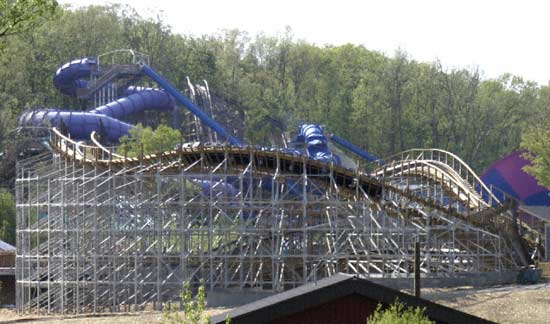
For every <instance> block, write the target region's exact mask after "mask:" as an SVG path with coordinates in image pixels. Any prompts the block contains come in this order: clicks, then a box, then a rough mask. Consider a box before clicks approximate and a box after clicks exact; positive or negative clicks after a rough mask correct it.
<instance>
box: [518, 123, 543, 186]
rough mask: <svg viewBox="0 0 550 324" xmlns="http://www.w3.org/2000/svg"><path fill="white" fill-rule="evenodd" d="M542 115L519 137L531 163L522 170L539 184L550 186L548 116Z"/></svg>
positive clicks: (525, 155)
mask: <svg viewBox="0 0 550 324" xmlns="http://www.w3.org/2000/svg"><path fill="white" fill-rule="evenodd" d="M547 116H548V115H547V114H545V115H543V116H542V117H541V118H540V119H538V120H537V121H533V123H532V124H531V125H530V126H529V127H528V128H527V130H526V131H525V132H524V133H523V136H522V139H521V146H522V147H523V148H524V149H526V150H527V152H526V153H525V154H524V157H526V158H527V159H528V160H530V161H531V162H532V165H528V166H525V167H524V170H525V171H526V172H527V173H529V174H531V175H533V176H534V177H535V178H536V179H537V180H538V182H539V184H540V185H542V186H545V187H550V118H549V117H547Z"/></svg>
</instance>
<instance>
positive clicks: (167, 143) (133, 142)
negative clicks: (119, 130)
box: [118, 124, 182, 157]
mask: <svg viewBox="0 0 550 324" xmlns="http://www.w3.org/2000/svg"><path fill="white" fill-rule="evenodd" d="M181 139H182V137H181V134H180V132H179V131H178V130H176V129H173V128H170V127H168V126H166V125H160V126H159V127H157V129H155V130H152V129H151V128H150V127H143V126H142V125H141V124H138V125H137V126H136V127H134V128H132V129H131V130H130V136H129V137H128V136H123V137H122V138H121V139H120V144H121V146H120V148H119V150H118V153H119V154H127V155H128V157H137V156H139V154H140V152H141V148H142V147H143V154H151V153H159V152H164V151H170V150H173V149H174V148H175V147H176V145H177V144H178V143H180V142H181Z"/></svg>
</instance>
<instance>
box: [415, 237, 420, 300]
mask: <svg viewBox="0 0 550 324" xmlns="http://www.w3.org/2000/svg"><path fill="white" fill-rule="evenodd" d="M414 296H415V297H420V242H418V241H416V242H414Z"/></svg>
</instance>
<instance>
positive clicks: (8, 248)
mask: <svg viewBox="0 0 550 324" xmlns="http://www.w3.org/2000/svg"><path fill="white" fill-rule="evenodd" d="M0 252H15V246H13V245H11V244H9V243H6V242H4V241H2V240H0Z"/></svg>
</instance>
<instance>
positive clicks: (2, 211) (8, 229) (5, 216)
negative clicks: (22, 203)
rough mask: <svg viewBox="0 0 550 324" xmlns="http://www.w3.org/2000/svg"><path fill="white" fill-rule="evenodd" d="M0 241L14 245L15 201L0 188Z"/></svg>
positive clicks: (7, 192)
mask: <svg viewBox="0 0 550 324" xmlns="http://www.w3.org/2000/svg"><path fill="white" fill-rule="evenodd" d="M0 239H1V240H3V241H6V242H8V243H10V244H15V201H14V199H13V195H12V194H11V193H10V192H9V191H7V190H6V189H3V188H0Z"/></svg>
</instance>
